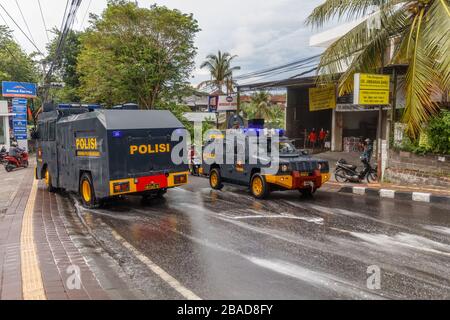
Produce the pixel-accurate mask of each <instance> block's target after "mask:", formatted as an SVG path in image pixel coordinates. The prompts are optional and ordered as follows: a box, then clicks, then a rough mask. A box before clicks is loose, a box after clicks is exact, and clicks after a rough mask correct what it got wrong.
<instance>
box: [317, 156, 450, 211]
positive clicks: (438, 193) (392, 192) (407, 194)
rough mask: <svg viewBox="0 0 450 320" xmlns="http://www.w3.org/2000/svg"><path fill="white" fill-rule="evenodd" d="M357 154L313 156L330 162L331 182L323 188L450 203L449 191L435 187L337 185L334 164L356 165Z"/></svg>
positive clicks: (362, 184) (387, 184) (382, 184)
mask: <svg viewBox="0 0 450 320" xmlns="http://www.w3.org/2000/svg"><path fill="white" fill-rule="evenodd" d="M359 156H360V154H359V153H345V152H326V153H321V154H317V155H314V157H318V158H321V159H324V160H328V161H329V162H330V172H331V181H330V182H329V183H327V185H326V186H325V188H324V189H325V190H328V191H342V192H347V193H355V194H360V195H372V196H373V195H376V196H381V197H387V198H396V199H402V200H414V199H417V201H419V202H440V203H450V190H448V189H446V188H441V187H436V186H418V185H398V184H393V183H375V184H367V183H338V182H336V180H335V178H334V171H335V168H336V162H337V161H338V160H340V159H344V160H346V161H347V162H348V163H352V164H357V163H358V161H359ZM433 200H435V201H433Z"/></svg>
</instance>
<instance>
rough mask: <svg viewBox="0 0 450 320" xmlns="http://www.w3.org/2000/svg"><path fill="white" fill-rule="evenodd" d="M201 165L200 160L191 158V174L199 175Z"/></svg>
mask: <svg viewBox="0 0 450 320" xmlns="http://www.w3.org/2000/svg"><path fill="white" fill-rule="evenodd" d="M201 166H202V161H201V160H200V159H199V158H197V157H195V158H194V159H192V160H191V164H190V166H189V167H190V170H191V174H192V175H193V176H199V175H200V168H201Z"/></svg>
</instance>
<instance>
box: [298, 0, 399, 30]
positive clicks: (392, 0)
mask: <svg viewBox="0 0 450 320" xmlns="http://www.w3.org/2000/svg"><path fill="white" fill-rule="evenodd" d="M402 2H406V0H403V1H402V0H327V1H325V3H323V4H322V5H320V6H318V7H316V8H315V9H314V11H313V12H312V13H311V14H310V15H309V16H308V18H307V19H306V24H307V25H310V26H313V27H317V28H320V27H322V26H323V25H324V24H325V23H326V22H327V21H330V20H333V19H337V20H342V19H343V18H344V19H346V20H354V19H358V18H360V17H363V16H366V15H367V14H368V13H370V12H371V11H372V12H373V11H376V10H387V9H392V8H393V7H394V6H395V5H397V4H399V3H402Z"/></svg>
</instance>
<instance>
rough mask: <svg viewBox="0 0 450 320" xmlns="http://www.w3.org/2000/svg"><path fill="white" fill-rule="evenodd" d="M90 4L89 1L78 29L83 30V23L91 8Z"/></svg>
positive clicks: (90, 1)
mask: <svg viewBox="0 0 450 320" xmlns="http://www.w3.org/2000/svg"><path fill="white" fill-rule="evenodd" d="M91 3H92V0H89V4H88V6H87V9H86V12H85V14H84V16H83V20H82V21H81V25H80V29H81V30H82V29H83V26H84V21H85V20H86V16H87V15H88V14H89V9H90V8H91Z"/></svg>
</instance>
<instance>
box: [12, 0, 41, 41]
mask: <svg viewBox="0 0 450 320" xmlns="http://www.w3.org/2000/svg"><path fill="white" fill-rule="evenodd" d="M16 5H17V9H19V12H20V15H21V17H22V20H23V22H24V23H25V27H26V28H27V30H28V34H29V35H30V38H31V40H33V42H36V40H34V38H33V34H32V33H31V30H30V26H29V25H28V22H27V20H26V19H25V16H24V15H23V12H22V8H21V7H20V5H19V2H18V1H17V0H16Z"/></svg>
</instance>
